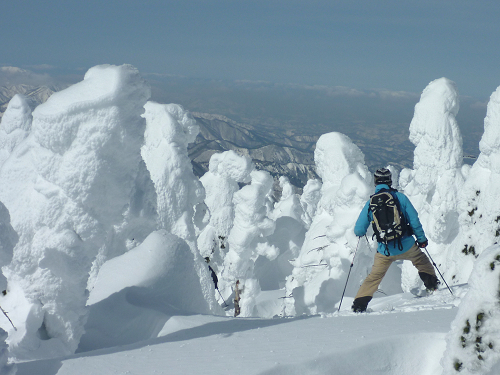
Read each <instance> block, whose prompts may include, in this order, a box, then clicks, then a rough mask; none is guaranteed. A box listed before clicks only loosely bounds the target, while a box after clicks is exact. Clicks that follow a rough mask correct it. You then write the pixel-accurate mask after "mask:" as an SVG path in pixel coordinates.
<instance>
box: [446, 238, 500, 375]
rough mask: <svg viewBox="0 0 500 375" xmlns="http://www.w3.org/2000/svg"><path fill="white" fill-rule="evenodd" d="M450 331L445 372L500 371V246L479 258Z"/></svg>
mask: <svg viewBox="0 0 500 375" xmlns="http://www.w3.org/2000/svg"><path fill="white" fill-rule="evenodd" d="M469 288H470V289H469V291H468V292H467V294H466V295H465V296H464V297H463V298H462V300H461V302H460V305H459V306H458V312H457V315H456V317H455V319H454V320H453V322H452V326H451V331H450V332H449V333H448V335H447V338H446V342H447V347H446V351H445V353H444V355H443V359H442V361H441V364H442V366H443V368H444V374H445V375H454V374H463V375H473V374H498V373H499V371H500V351H499V347H500V295H499V291H500V246H499V245H495V246H491V247H489V248H488V249H486V250H484V251H483V253H482V254H481V256H479V258H477V260H476V262H475V264H474V269H473V271H472V273H471V275H470V279H469Z"/></svg>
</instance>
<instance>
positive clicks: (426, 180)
mask: <svg viewBox="0 0 500 375" xmlns="http://www.w3.org/2000/svg"><path fill="white" fill-rule="evenodd" d="M458 109H459V103H458V93H457V90H456V87H455V84H454V83H453V82H452V81H450V80H448V79H447V78H440V79H437V80H435V81H432V82H431V83H429V85H428V86H427V87H426V88H425V89H424V91H423V92H422V95H421V97H420V101H419V102H418V103H417V105H416V106H415V114H414V116H413V119H412V121H411V124H410V141H411V142H412V143H413V144H414V145H415V151H414V161H413V170H409V169H404V170H402V171H401V174H400V177H399V184H400V186H401V188H402V191H403V192H404V193H405V194H406V196H407V197H408V198H409V199H410V201H411V202H412V204H413V206H414V207H415V209H416V210H417V212H418V214H419V217H420V221H421V222H422V226H423V228H424V231H425V234H426V236H427V238H428V240H429V248H428V250H429V252H430V253H431V255H432V256H433V258H435V260H436V261H438V263H440V260H441V257H443V256H444V253H443V252H442V251H439V250H438V248H441V247H443V246H446V245H448V244H450V243H451V242H452V241H453V240H454V238H455V237H456V236H457V234H458V231H459V223H458V216H459V213H458V209H457V206H458V194H459V192H460V190H461V188H462V185H463V184H464V175H463V174H464V171H466V168H462V164H463V163H462V159H463V151H462V136H461V135H460V130H459V128H458V125H457V121H456V119H455V116H456V115H457V113H458ZM463 170H464V171H463ZM402 284H403V289H404V290H405V291H409V290H411V289H413V288H416V287H419V285H420V284H421V282H420V279H419V277H418V274H417V270H416V269H415V268H414V267H413V266H412V265H411V264H409V263H404V264H403V281H402Z"/></svg>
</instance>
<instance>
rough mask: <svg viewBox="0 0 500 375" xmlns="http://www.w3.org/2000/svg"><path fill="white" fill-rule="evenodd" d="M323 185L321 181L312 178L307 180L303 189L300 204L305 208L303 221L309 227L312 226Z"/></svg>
mask: <svg viewBox="0 0 500 375" xmlns="http://www.w3.org/2000/svg"><path fill="white" fill-rule="evenodd" d="M321 187H322V183H321V181H319V180H316V179H311V180H308V181H307V184H306V185H305V186H304V189H303V190H302V195H301V196H300V204H301V205H302V210H303V214H302V221H303V222H304V225H305V226H306V228H307V229H309V227H310V226H311V223H312V221H313V218H314V215H316V209H317V208H318V202H319V200H320V198H321Z"/></svg>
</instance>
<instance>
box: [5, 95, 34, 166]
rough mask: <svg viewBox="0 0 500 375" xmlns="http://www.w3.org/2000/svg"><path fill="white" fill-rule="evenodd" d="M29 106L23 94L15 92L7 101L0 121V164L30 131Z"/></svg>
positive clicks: (30, 116) (30, 117)
mask: <svg viewBox="0 0 500 375" xmlns="http://www.w3.org/2000/svg"><path fill="white" fill-rule="evenodd" d="M32 120H33V118H32V115H31V108H30V106H29V105H28V102H27V101H26V98H25V97H24V96H23V95H20V94H16V95H14V96H13V97H12V99H11V100H10V101H9V104H8V106H7V109H6V110H5V113H4V114H3V116H2V122H1V123H0V166H1V165H2V164H3V163H4V162H5V160H7V158H8V157H9V156H10V154H11V153H12V150H14V148H15V147H16V146H17V145H18V144H19V143H21V141H22V140H23V139H24V138H26V137H27V136H28V134H29V132H30V131H31V122H32Z"/></svg>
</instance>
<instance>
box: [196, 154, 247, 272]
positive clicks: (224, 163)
mask: <svg viewBox="0 0 500 375" xmlns="http://www.w3.org/2000/svg"><path fill="white" fill-rule="evenodd" d="M253 169H254V165H253V163H252V160H251V159H250V158H249V157H248V156H245V155H238V154H237V153H236V152H234V151H226V152H223V153H220V154H213V155H212V157H211V158H210V163H209V170H208V172H207V173H205V174H204V175H203V176H202V177H201V179H200V181H201V183H202V184H203V186H204V188H205V192H206V198H205V203H206V205H207V207H208V210H209V213H210V221H209V224H208V225H207V226H206V227H205V229H204V230H203V231H202V233H201V234H200V235H199V237H198V246H199V249H200V253H201V254H202V256H203V257H208V258H210V260H211V262H210V264H211V265H212V267H213V268H214V269H215V271H216V272H218V271H220V270H221V268H222V264H223V263H224V257H225V256H226V254H227V251H228V250H229V249H228V246H229V245H228V236H229V232H230V231H231V228H232V227H233V221H234V203H233V196H234V194H235V193H236V192H237V191H238V190H239V189H240V187H239V185H238V184H239V183H246V182H249V181H250V172H251V171H252V170H253Z"/></svg>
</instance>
